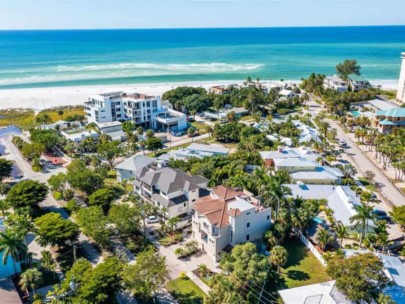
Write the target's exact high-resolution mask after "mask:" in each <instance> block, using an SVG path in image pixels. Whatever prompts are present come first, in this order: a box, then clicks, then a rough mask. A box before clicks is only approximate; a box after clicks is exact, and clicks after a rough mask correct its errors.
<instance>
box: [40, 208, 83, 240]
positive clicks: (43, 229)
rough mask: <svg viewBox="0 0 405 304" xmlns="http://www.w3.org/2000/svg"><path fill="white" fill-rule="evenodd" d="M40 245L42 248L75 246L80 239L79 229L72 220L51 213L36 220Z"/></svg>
mask: <svg viewBox="0 0 405 304" xmlns="http://www.w3.org/2000/svg"><path fill="white" fill-rule="evenodd" d="M35 225H36V226H37V234H38V236H39V239H38V243H39V244H40V245H41V246H46V245H51V246H63V245H65V244H66V243H68V244H70V245H71V244H73V243H74V242H75V241H77V239H78V237H79V233H80V231H79V227H78V226H77V225H76V224H75V223H73V222H72V221H71V220H67V219H64V218H62V216H61V215H60V214H59V213H55V212H50V213H47V214H44V215H43V216H41V217H39V218H37V219H36V220H35Z"/></svg>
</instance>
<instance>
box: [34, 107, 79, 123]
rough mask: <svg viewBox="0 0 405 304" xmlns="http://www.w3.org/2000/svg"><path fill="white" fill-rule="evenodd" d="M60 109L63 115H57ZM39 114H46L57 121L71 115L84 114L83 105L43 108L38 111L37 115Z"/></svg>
mask: <svg viewBox="0 0 405 304" xmlns="http://www.w3.org/2000/svg"><path fill="white" fill-rule="evenodd" d="M59 110H62V111H63V115H62V116H61V115H59V114H58V111H59ZM40 114H48V115H49V117H51V119H52V121H53V122H57V121H58V120H61V119H62V120H63V119H65V118H66V117H68V116H73V115H84V109H83V107H71V108H55V109H49V110H43V111H41V112H39V114H38V115H40Z"/></svg>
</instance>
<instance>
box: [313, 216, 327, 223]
mask: <svg viewBox="0 0 405 304" xmlns="http://www.w3.org/2000/svg"><path fill="white" fill-rule="evenodd" d="M314 222H316V223H318V224H323V223H325V220H324V219H323V218H320V217H319V216H315V217H314Z"/></svg>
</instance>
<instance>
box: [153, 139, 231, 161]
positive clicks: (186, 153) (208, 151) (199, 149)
mask: <svg viewBox="0 0 405 304" xmlns="http://www.w3.org/2000/svg"><path fill="white" fill-rule="evenodd" d="M229 151H230V150H229V149H226V148H224V147H222V146H219V145H204V144H197V143H192V144H191V145H189V146H188V147H186V148H184V149H178V150H170V151H169V152H168V153H165V154H163V155H161V156H160V157H159V159H160V160H170V159H174V160H187V159H190V158H200V159H201V158H204V157H212V156H217V155H228V154H229Z"/></svg>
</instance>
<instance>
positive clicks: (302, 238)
mask: <svg viewBox="0 0 405 304" xmlns="http://www.w3.org/2000/svg"><path fill="white" fill-rule="evenodd" d="M300 240H301V242H303V243H304V245H305V246H306V247H307V248H308V249H309V250H311V252H312V253H313V254H314V255H315V257H316V258H317V259H318V261H319V262H321V264H322V265H323V266H325V267H326V262H325V259H324V258H323V257H322V254H320V253H319V251H318V250H317V249H316V248H315V247H314V245H312V243H311V242H310V241H309V240H308V239H307V238H306V237H305V236H304V235H303V234H300Z"/></svg>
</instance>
